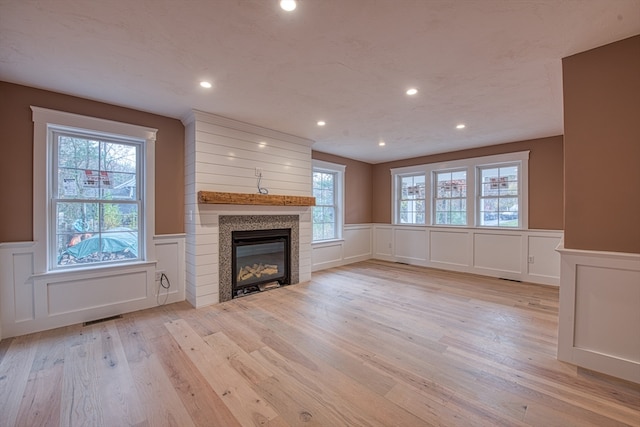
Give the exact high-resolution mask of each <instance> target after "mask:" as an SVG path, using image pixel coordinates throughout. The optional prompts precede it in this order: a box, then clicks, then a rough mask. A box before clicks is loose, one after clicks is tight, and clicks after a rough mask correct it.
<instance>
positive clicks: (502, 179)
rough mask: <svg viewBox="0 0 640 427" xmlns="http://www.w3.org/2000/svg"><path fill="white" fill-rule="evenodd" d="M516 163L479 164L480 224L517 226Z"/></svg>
mask: <svg viewBox="0 0 640 427" xmlns="http://www.w3.org/2000/svg"><path fill="white" fill-rule="evenodd" d="M518 169H519V168H518V165H517V164H514V165H500V166H480V167H478V175H479V179H478V182H479V185H480V190H479V192H478V193H479V201H480V203H479V216H480V225H483V226H494V227H519V226H520V222H519V219H520V216H519V214H518V211H519V206H520V191H519V190H518V189H519V179H518V177H519V176H520V175H519V172H518Z"/></svg>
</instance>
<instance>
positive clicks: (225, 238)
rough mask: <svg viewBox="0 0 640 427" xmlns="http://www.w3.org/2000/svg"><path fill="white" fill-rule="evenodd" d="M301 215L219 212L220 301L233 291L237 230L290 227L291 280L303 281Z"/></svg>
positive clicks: (295, 281)
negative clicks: (300, 264) (300, 268)
mask: <svg viewBox="0 0 640 427" xmlns="http://www.w3.org/2000/svg"><path fill="white" fill-rule="evenodd" d="M298 223H299V217H298V215H220V216H219V219H218V224H219V230H220V231H219V248H220V250H219V257H218V259H219V263H218V265H219V279H218V280H219V281H218V283H219V293H220V302H223V301H229V300H230V299H231V295H232V283H231V275H232V274H236V273H235V272H234V271H232V268H231V251H232V247H231V243H232V237H231V235H232V233H233V232H234V231H245V230H272V229H279V228H290V229H291V254H290V260H291V271H290V277H291V284H295V283H298V282H299V281H300V274H299V268H298V265H299V262H300V257H299V253H300V249H299V241H300V233H299V230H298Z"/></svg>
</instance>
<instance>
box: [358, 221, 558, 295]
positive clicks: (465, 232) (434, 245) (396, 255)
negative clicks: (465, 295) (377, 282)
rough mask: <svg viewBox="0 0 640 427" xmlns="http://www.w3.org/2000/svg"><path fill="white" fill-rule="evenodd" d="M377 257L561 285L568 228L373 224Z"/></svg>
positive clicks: (374, 253)
mask: <svg viewBox="0 0 640 427" xmlns="http://www.w3.org/2000/svg"><path fill="white" fill-rule="evenodd" d="M372 231H373V248H374V251H373V253H372V256H371V257H372V258H376V259H381V260H386V261H394V262H403V263H407V264H412V265H421V266H424V267H433V268H440V269H444V270H453V271H462V272H467V273H475V274H482V275H485V276H491V277H500V278H505V279H512V280H521V281H526V282H532V283H540V284H546V285H555V286H558V285H559V283H560V256H559V255H558V253H557V252H556V251H555V248H556V246H557V245H558V244H559V243H560V240H561V239H562V231H546V230H497V229H477V228H457V227H456V228H454V227H416V226H406V225H388V224H384V225H382V224H374V225H373V229H372Z"/></svg>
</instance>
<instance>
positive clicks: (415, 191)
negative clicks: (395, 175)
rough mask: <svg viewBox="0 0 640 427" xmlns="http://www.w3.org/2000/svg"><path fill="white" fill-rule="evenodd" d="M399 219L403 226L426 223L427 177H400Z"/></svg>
mask: <svg viewBox="0 0 640 427" xmlns="http://www.w3.org/2000/svg"><path fill="white" fill-rule="evenodd" d="M399 187H400V191H399V194H400V199H399V201H398V202H399V204H398V217H399V219H400V223H401V224H424V223H425V217H426V215H425V194H426V193H425V175H424V174H421V175H406V176H400V177H399Z"/></svg>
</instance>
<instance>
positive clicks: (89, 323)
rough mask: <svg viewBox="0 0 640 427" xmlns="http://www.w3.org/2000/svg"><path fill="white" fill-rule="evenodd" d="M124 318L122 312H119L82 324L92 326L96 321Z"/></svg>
mask: <svg viewBox="0 0 640 427" xmlns="http://www.w3.org/2000/svg"><path fill="white" fill-rule="evenodd" d="M115 319H122V314H118V315H117V316H111V317H105V318H104V319H97V320H91V321H89V322H84V323H83V324H82V326H91V325H95V324H96V323H102V322H107V321H109V320H115Z"/></svg>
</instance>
